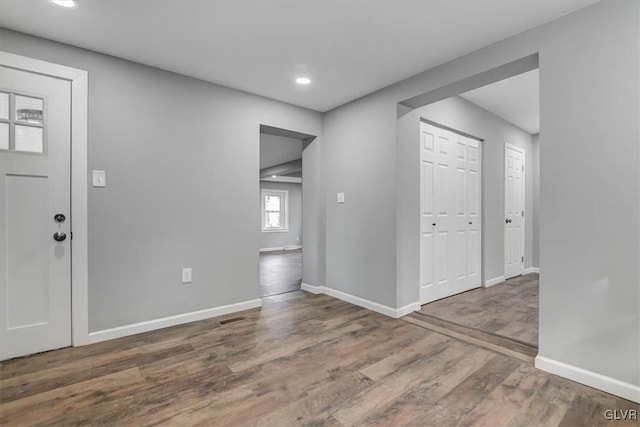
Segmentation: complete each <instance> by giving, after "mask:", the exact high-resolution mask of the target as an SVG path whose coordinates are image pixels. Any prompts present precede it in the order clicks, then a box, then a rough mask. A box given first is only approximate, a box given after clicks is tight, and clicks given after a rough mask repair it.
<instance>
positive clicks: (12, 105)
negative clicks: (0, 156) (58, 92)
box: [0, 92, 44, 153]
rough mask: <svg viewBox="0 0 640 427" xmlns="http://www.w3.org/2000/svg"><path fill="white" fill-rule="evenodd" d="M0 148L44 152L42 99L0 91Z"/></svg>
mask: <svg viewBox="0 0 640 427" xmlns="http://www.w3.org/2000/svg"><path fill="white" fill-rule="evenodd" d="M0 150H10V151H22V152H28V153H43V152H44V99H42V98H34V97H31V96H24V95H18V94H16V93H9V92H0Z"/></svg>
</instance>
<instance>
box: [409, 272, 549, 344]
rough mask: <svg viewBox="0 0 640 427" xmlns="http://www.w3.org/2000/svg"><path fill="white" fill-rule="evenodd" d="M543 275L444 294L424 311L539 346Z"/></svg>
mask: <svg viewBox="0 0 640 427" xmlns="http://www.w3.org/2000/svg"><path fill="white" fill-rule="evenodd" d="M538 288H539V275H538V274H537V273H536V274H527V275H526V276H519V277H514V278H512V279H509V280H507V281H506V282H503V283H500V284H498V285H495V286H491V287H490V288H478V289H473V290H471V291H467V292H463V293H461V294H458V295H454V296H451V297H448V298H443V299H441V300H438V301H434V302H432V303H429V304H425V305H423V306H422V308H421V309H420V313H423V314H426V315H429V316H432V317H437V318H439V319H442V320H446V321H448V322H453V323H457V324H458V325H462V326H466V327H468V328H474V329H478V330H480V331H484V332H489V333H492V334H496V335H500V336H504V337H507V338H509V339H512V340H516V341H520V342H523V343H525V344H528V345H530V346H534V347H536V348H537V347H538V323H539V322H538V310H539V303H538V295H539V290H538Z"/></svg>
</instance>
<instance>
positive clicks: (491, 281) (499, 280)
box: [482, 276, 505, 288]
mask: <svg viewBox="0 0 640 427" xmlns="http://www.w3.org/2000/svg"><path fill="white" fill-rule="evenodd" d="M504 281H505V278H504V276H498V277H494V278H493V279H489V280H485V281H484V285H482V286H484V287H485V288H488V287H490V286H493V285H497V284H498V283H502V282H504Z"/></svg>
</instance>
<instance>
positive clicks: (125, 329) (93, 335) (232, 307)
mask: <svg viewBox="0 0 640 427" xmlns="http://www.w3.org/2000/svg"><path fill="white" fill-rule="evenodd" d="M261 306H262V300H261V299H260V298H258V299H254V300H250V301H243V302H239V303H235V304H229V305H223V306H220V307H214V308H208V309H205V310H199V311H193V312H191V313H184V314H178V315H175V316H169V317H163V318H160V319H154V320H148V321H146V322H140V323H134V324H131V325H125V326H119V327H117V328H112V329H105V330H102V331H96V332H90V333H89V344H93V343H97V342H101V341H106V340H112V339H114V338H121V337H126V336H129V335H135V334H140V333H142V332H149V331H154V330H156V329H162V328H168V327H169V326H175V325H181V324H183V323H189V322H195V321H197V320H204V319H209V318H211V317H217V316H224V315H226V314H231V313H235V312H238V311H244V310H250V309H252V308H257V307H261Z"/></svg>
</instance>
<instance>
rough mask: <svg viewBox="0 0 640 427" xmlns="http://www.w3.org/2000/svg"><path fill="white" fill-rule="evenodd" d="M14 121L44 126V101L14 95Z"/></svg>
mask: <svg viewBox="0 0 640 427" xmlns="http://www.w3.org/2000/svg"><path fill="white" fill-rule="evenodd" d="M15 109H16V115H15V119H16V121H20V122H27V123H33V124H36V125H42V124H44V101H43V100H42V99H40V98H32V97H30V96H21V95H16V98H15Z"/></svg>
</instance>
